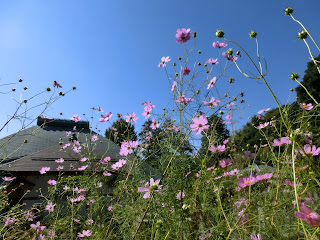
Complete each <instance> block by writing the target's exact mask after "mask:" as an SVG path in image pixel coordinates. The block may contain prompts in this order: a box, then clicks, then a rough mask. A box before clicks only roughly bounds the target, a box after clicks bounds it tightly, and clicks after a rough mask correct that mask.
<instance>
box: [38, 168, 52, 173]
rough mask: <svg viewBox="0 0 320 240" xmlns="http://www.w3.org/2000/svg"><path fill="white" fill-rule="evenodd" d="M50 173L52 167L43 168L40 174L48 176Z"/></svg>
mask: <svg viewBox="0 0 320 240" xmlns="http://www.w3.org/2000/svg"><path fill="white" fill-rule="evenodd" d="M49 171H50V167H43V168H41V170H40V171H39V172H40V174H46V173H47V172H49Z"/></svg>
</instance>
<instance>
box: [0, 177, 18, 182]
mask: <svg viewBox="0 0 320 240" xmlns="http://www.w3.org/2000/svg"><path fill="white" fill-rule="evenodd" d="M14 179H16V178H15V177H3V178H2V180H3V181H6V182H9V181H12V180H14Z"/></svg>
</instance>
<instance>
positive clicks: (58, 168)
mask: <svg viewBox="0 0 320 240" xmlns="http://www.w3.org/2000/svg"><path fill="white" fill-rule="evenodd" d="M63 168H64V166H61V165H59V166H58V167H57V168H56V169H57V171H60V170H62V169H63Z"/></svg>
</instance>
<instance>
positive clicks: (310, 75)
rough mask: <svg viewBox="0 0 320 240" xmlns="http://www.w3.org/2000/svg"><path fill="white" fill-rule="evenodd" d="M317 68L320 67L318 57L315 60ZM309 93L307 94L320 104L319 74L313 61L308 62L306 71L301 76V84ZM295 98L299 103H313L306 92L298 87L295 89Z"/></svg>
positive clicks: (319, 57) (319, 58)
mask: <svg viewBox="0 0 320 240" xmlns="http://www.w3.org/2000/svg"><path fill="white" fill-rule="evenodd" d="M315 61H316V63H318V67H320V55H319V56H318V57H316V58H315ZM301 83H302V84H303V85H304V86H305V87H306V88H307V89H308V91H309V93H310V94H311V95H312V96H313V97H314V99H315V100H316V101H317V102H320V94H319V92H320V74H319V72H318V69H317V66H316V65H315V64H314V62H313V61H310V62H308V64H307V70H306V71H305V75H304V76H303V81H302V82H301ZM296 92H297V98H298V101H299V102H300V103H303V102H304V103H314V102H313V100H312V99H311V98H310V96H309V95H308V94H307V92H306V91H305V90H304V89H303V87H301V86H300V85H299V86H298V87H296Z"/></svg>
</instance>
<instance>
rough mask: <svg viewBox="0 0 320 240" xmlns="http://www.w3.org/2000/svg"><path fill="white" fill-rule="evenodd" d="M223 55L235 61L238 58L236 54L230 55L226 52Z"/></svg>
mask: <svg viewBox="0 0 320 240" xmlns="http://www.w3.org/2000/svg"><path fill="white" fill-rule="evenodd" d="M222 56H224V57H225V58H227V59H228V60H229V61H232V62H235V61H237V59H238V58H237V57H236V56H232V55H228V54H227V53H225V52H223V53H222Z"/></svg>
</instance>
